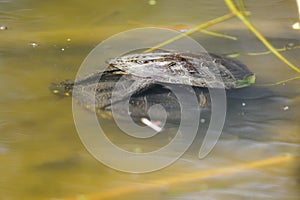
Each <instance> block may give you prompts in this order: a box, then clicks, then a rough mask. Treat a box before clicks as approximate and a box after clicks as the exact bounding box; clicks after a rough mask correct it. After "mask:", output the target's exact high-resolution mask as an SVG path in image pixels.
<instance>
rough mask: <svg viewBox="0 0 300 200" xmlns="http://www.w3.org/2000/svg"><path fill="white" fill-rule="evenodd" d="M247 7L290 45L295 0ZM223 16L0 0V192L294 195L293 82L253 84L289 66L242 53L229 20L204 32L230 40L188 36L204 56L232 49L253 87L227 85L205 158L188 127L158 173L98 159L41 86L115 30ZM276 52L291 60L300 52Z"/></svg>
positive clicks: (68, 105)
mask: <svg viewBox="0 0 300 200" xmlns="http://www.w3.org/2000/svg"><path fill="white" fill-rule="evenodd" d="M149 2H150V3H149ZM151 2H152V3H153V2H155V3H156V4H155V5H150V4H151ZM245 3H246V6H247V9H248V10H249V11H251V17H250V18H251V21H252V22H253V24H254V25H255V26H256V27H257V28H258V29H259V30H260V31H261V32H262V34H263V35H264V36H266V37H267V38H268V39H269V40H270V42H272V44H274V46H275V47H277V48H282V47H284V46H285V45H287V44H290V43H293V44H294V45H300V35H299V34H300V33H299V31H295V30H292V29H291V25H292V24H293V23H295V22H296V21H297V17H298V16H297V9H296V2H294V1H281V0H269V1H249V2H248V1H246V2H245ZM228 12H229V10H228V9H227V8H226V6H225V3H224V2H223V1H215V0H213V1H199V0H191V1H180V0H164V1H160V0H156V1H147V0H143V1H137V0H135V1H133V0H124V1H116V0H110V1H107V0H101V1H80V0H76V1H64V2H62V1H51V2H50V1H37V0H22V1H16V0H3V1H0V26H3V27H7V29H5V28H3V29H5V30H0V72H1V73H0V89H1V98H0V106H1V107H0V108H1V110H0V162H1V165H0V177H1V178H0V199H102V198H111V199H142V198H143V199H189V200H190V199H200V198H201V199H291V200H292V199H299V195H300V191H299V190H300V189H299V188H300V185H299V184H300V183H299V176H300V173H299V168H300V162H299V159H298V157H297V156H299V153H300V151H299V150H300V149H299V148H300V126H299V118H300V114H299V113H300V106H299V103H300V97H299V94H300V87H299V85H300V80H299V79H298V80H294V81H290V82H288V83H286V84H281V85H278V86H268V87H261V86H259V84H261V83H274V82H276V81H280V80H284V79H287V78H290V77H295V76H297V73H296V72H295V71H293V70H291V69H290V68H288V66H287V65H286V64H284V63H282V62H281V61H280V60H279V59H278V58H276V57H275V56H274V55H271V54H267V55H260V56H249V55H247V53H249V52H259V51H265V50H266V49H265V47H264V46H263V45H262V44H260V42H259V41H258V40H257V39H256V38H255V37H254V36H253V35H252V34H251V33H250V32H249V31H248V30H247V28H245V26H244V25H243V24H242V23H241V22H240V21H239V20H237V19H231V20H228V21H225V22H222V23H220V24H217V25H214V26H212V27H210V28H209V29H208V30H212V31H217V32H220V33H226V34H228V35H232V36H236V37H238V40H237V41H233V40H228V39H225V38H217V37H214V36H209V35H205V34H203V33H200V32H196V33H194V34H193V35H192V37H193V38H194V39H196V40H197V41H198V42H199V43H201V45H203V46H204V47H205V49H207V50H208V51H210V52H214V53H218V54H230V53H235V52H238V53H239V54H240V56H238V57H237V58H238V59H239V60H241V61H243V62H244V63H245V64H247V65H248V66H249V68H250V69H251V70H252V71H253V72H254V73H255V74H256V76H257V84H256V85H254V86H251V87H249V88H245V89H239V90H235V91H229V92H228V112H227V118H226V121H225V127H224V130H223V133H222V135H221V138H220V140H219V141H218V143H217V145H216V146H215V148H214V149H213V151H212V152H211V153H210V154H209V156H207V157H206V158H205V159H201V160H199V159H198V156H197V155H198V151H199V146H200V145H201V142H200V141H201V138H202V137H203V135H201V133H198V135H197V137H196V139H195V141H194V143H193V144H192V146H191V147H190V148H189V150H188V151H187V152H186V153H185V154H184V155H183V156H182V157H181V158H180V159H179V160H178V161H177V162H175V163H174V164H172V165H171V166H169V167H166V168H164V169H162V170H159V171H156V172H152V173H147V174H130V173H123V172H119V171H116V170H113V169H111V168H109V167H106V166H105V165H103V164H101V163H100V162H99V161H97V160H96V159H95V158H94V157H93V156H92V155H91V154H89V152H88V151H87V150H86V149H85V147H84V145H83V144H82V143H81V141H80V139H79V136H78V134H77V132H76V128H75V125H74V121H73V117H72V100H71V98H59V97H57V96H55V95H53V94H52V93H51V92H50V91H49V89H48V88H49V86H50V85H51V83H52V82H59V81H61V80H64V79H74V77H75V75H76V73H77V70H78V68H79V66H80V64H81V63H82V62H83V60H84V58H85V57H86V56H87V55H88V53H89V52H90V51H91V50H92V49H93V48H94V47H95V46H96V45H97V44H98V43H100V42H101V41H103V40H105V39H106V38H108V37H109V36H112V35H113V34H116V33H119V32H121V31H125V30H129V29H132V28H138V27H146V26H155V27H167V28H172V29H176V30H178V29H188V28H193V27H195V26H196V25H199V24H201V23H204V22H206V21H208V20H210V19H213V18H216V17H219V16H222V15H224V14H226V13H228ZM282 54H283V55H284V56H285V57H286V58H287V59H288V60H289V61H291V62H292V63H293V64H295V65H297V66H298V67H300V57H299V55H300V48H297V49H293V50H290V51H285V52H283V53H282ZM105 123H106V126H107V127H106V128H107V130H110V133H109V135H110V137H111V138H112V140H114V139H115V140H116V141H115V142H116V143H120V145H121V146H122V147H124V148H126V149H131V150H136V149H137V148H138V150H143V148H144V149H147V148H148V147H149V148H151V149H153V148H155V147H156V145H159V144H161V143H160V138H158V139H156V140H155V139H154V142H151V144H152V145H150V146H149V145H148V146H147V144H146V143H145V144H143V145H141V146H137V145H136V144H135V142H134V140H130V139H128V138H125V137H123V136H120V135H119V134H118V133H117V130H116V129H114V128H113V125H112V124H110V122H109V121H108V122H107V121H106V122H105ZM205 123H208V122H205ZM205 123H204V124H205ZM183 134H184V133H183ZM153 144H155V145H153ZM108 153H109V152H108ZM162 159H164V158H162ZM124 162H126V161H124ZM226 169H227V170H226ZM222 170H223V171H222Z"/></svg>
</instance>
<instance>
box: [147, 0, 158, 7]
mask: <svg viewBox="0 0 300 200" xmlns="http://www.w3.org/2000/svg"><path fill="white" fill-rule="evenodd" d="M148 3H149V5H150V6H154V5H156V0H149V1H148Z"/></svg>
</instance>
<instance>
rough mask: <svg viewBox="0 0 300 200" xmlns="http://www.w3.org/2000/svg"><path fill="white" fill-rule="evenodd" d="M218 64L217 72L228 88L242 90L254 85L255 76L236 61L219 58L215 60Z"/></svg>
mask: <svg viewBox="0 0 300 200" xmlns="http://www.w3.org/2000/svg"><path fill="white" fill-rule="evenodd" d="M217 60H219V62H220V64H221V65H220V66H221V67H219V71H220V74H221V77H222V79H223V81H224V84H225V86H229V87H228V88H229V89H230V88H243V87H247V86H249V85H252V84H254V83H255V74H254V73H253V72H251V71H250V70H249V69H248V67H247V66H246V65H245V64H243V63H241V62H240V61H238V60H235V59H231V58H226V57H221V56H219V58H218V59H217Z"/></svg>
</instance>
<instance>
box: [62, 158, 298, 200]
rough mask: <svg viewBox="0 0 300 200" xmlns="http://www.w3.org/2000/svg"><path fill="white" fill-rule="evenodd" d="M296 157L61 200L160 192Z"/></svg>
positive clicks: (182, 175)
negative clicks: (172, 187)
mask: <svg viewBox="0 0 300 200" xmlns="http://www.w3.org/2000/svg"><path fill="white" fill-rule="evenodd" d="M295 159H296V157H295V156H292V155H282V156H278V157H273V158H266V159H264V160H258V161H252V162H251V161H250V162H247V163H243V164H237V165H233V166H227V167H222V168H216V169H208V170H200V171H195V172H190V173H184V174H179V175H178V176H171V177H164V178H161V179H158V180H153V181H149V182H146V183H143V184H138V185H137V184H134V185H128V186H124V187H117V188H112V189H109V190H106V191H105V190H104V191H100V192H96V193H93V194H87V195H80V196H77V197H71V198H65V199H63V200H78V199H88V200H100V199H115V198H117V197H124V196H125V195H130V194H135V193H138V192H142V191H143V192H147V191H151V192H155V190H158V191H162V190H165V189H167V188H169V187H171V186H175V185H180V184H187V183H191V182H196V181H201V180H202V181H203V180H205V179H209V178H212V177H215V176H222V175H228V174H233V173H237V172H241V171H244V170H251V169H257V168H262V167H268V166H275V165H279V164H282V163H287V162H291V161H295Z"/></svg>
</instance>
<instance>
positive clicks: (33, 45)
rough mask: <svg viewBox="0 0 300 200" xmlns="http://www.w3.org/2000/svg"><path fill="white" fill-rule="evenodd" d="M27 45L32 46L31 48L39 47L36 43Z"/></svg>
mask: <svg viewBox="0 0 300 200" xmlns="http://www.w3.org/2000/svg"><path fill="white" fill-rule="evenodd" d="M29 45H30V46H32V47H37V46H39V45H38V44H37V43H36V42H30V43H29Z"/></svg>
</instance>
